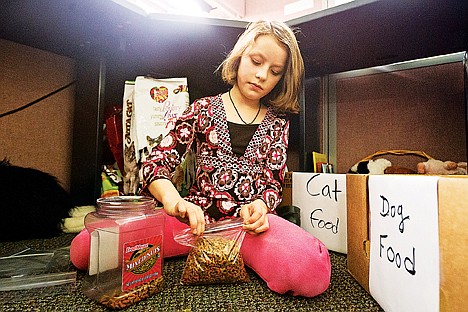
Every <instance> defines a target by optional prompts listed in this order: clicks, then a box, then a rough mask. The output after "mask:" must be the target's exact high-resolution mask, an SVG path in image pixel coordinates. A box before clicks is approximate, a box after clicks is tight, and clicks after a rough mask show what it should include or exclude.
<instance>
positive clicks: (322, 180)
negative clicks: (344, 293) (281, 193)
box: [292, 172, 348, 253]
mask: <svg viewBox="0 0 468 312" xmlns="http://www.w3.org/2000/svg"><path fill="white" fill-rule="evenodd" d="M292 205H293V206H296V207H299V209H300V210H301V214H300V215H301V227H302V228H303V229H304V230H306V231H307V232H309V233H310V234H312V235H313V236H315V237H316V238H318V239H319V240H320V241H321V242H322V243H323V244H325V246H326V247H327V248H328V249H330V250H333V251H336V252H341V253H347V252H348V247H347V246H348V244H347V240H348V236H347V220H346V175H345V174H331V173H307V172H293V174H292Z"/></svg>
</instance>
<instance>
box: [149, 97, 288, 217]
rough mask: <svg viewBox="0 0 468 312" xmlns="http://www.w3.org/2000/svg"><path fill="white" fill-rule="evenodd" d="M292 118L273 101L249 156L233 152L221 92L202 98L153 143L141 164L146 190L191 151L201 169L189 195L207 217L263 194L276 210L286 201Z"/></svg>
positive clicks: (228, 213) (227, 213) (234, 210)
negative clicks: (285, 189)
mask: <svg viewBox="0 0 468 312" xmlns="http://www.w3.org/2000/svg"><path fill="white" fill-rule="evenodd" d="M288 138H289V120H287V119H286V116H285V115H283V114H281V115H279V114H277V113H275V112H274V110H273V109H271V107H269V108H268V109H267V113H266V115H265V118H264V120H263V121H262V123H261V124H259V126H258V128H257V130H256V131H255V133H254V135H253V137H252V139H251V140H250V142H249V144H248V146H247V149H246V150H245V153H244V155H243V156H241V157H238V156H236V155H235V154H234V153H233V152H232V147H231V139H230V136H229V129H228V124H227V119H226V112H225V110H224V106H223V101H222V99H221V95H217V96H212V97H206V98H202V99H199V100H196V101H195V102H194V103H193V104H192V105H190V106H189V107H188V108H187V109H186V111H185V112H184V113H183V114H182V115H181V116H180V117H179V119H178V120H177V122H176V124H175V126H174V128H173V129H172V130H171V131H170V132H169V133H168V135H167V136H166V137H165V138H164V139H163V140H162V141H161V142H160V144H159V145H157V146H156V147H154V148H153V150H152V151H151V153H150V155H149V156H148V157H147V159H146V161H145V163H143V164H142V167H141V176H142V178H143V190H142V193H143V194H145V193H146V194H148V193H149V192H148V189H147V187H148V185H149V184H150V183H151V182H153V181H154V180H156V179H160V178H166V179H171V180H172V178H173V176H174V173H175V171H176V168H177V166H179V165H180V164H181V163H182V161H183V160H184V159H185V156H186V155H188V154H189V152H190V151H194V152H195V153H196V172H195V179H194V182H193V185H192V186H191V187H190V189H189V192H188V195H187V196H185V199H186V200H187V201H190V202H192V203H194V204H196V205H198V206H200V207H201V208H202V209H203V210H204V212H205V219H206V221H207V222H210V221H215V220H222V219H225V218H229V217H237V216H239V211H240V206H241V205H243V204H247V203H250V202H252V201H254V200H255V199H262V200H263V201H264V202H265V203H266V205H267V207H268V209H269V211H270V212H273V211H274V210H275V208H276V207H277V206H278V205H279V204H280V203H281V199H282V184H283V181H284V174H285V173H286V171H287V167H286V149H287V147H288Z"/></svg>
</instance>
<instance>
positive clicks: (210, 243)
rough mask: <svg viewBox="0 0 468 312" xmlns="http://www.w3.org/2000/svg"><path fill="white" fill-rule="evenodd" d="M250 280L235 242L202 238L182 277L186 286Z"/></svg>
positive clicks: (188, 258)
mask: <svg viewBox="0 0 468 312" xmlns="http://www.w3.org/2000/svg"><path fill="white" fill-rule="evenodd" d="M249 281H250V278H249V276H248V274H247V271H246V270H245V267H244V260H243V259H242V256H241V255H240V248H239V245H238V244H237V242H236V241H235V240H232V239H227V238H224V237H221V236H219V237H203V236H202V237H200V238H199V239H197V242H196V245H195V247H194V248H192V250H191V251H190V253H189V255H188V257H187V261H186V263H185V268H184V272H183V273H182V278H181V283H182V284H184V285H202V284H218V283H236V282H249Z"/></svg>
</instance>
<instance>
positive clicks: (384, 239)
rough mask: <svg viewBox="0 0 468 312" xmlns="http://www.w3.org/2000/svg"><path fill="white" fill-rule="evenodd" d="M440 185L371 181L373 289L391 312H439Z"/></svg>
mask: <svg viewBox="0 0 468 312" xmlns="http://www.w3.org/2000/svg"><path fill="white" fill-rule="evenodd" d="M437 182H438V177H435V176H399V175H371V176H369V205H370V242H371V248H370V273H369V288H370V293H371V295H372V296H373V297H374V298H375V299H376V300H377V302H378V303H379V304H380V306H381V307H382V308H383V309H384V310H385V311H387V312H391V311H398V312H404V311H411V312H413V311H425V312H429V311H439V272H440V271H439V235H438V233H439V227H438V201H437V198H438V196H437ZM350 209H352V207H350Z"/></svg>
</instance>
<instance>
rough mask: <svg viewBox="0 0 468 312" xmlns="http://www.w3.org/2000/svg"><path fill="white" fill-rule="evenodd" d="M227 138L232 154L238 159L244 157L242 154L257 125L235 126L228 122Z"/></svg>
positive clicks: (235, 124)
mask: <svg viewBox="0 0 468 312" xmlns="http://www.w3.org/2000/svg"><path fill="white" fill-rule="evenodd" d="M227 124H228V128H229V136H230V137H231V146H232V152H233V153H234V154H236V155H237V156H238V157H241V156H243V155H244V152H245V150H246V148H247V146H248V145H249V142H250V140H251V139H252V137H253V135H254V133H255V130H257V128H258V126H259V124H251V125H244V124H237V123H233V122H230V121H228V122H227Z"/></svg>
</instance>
